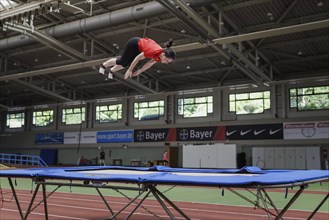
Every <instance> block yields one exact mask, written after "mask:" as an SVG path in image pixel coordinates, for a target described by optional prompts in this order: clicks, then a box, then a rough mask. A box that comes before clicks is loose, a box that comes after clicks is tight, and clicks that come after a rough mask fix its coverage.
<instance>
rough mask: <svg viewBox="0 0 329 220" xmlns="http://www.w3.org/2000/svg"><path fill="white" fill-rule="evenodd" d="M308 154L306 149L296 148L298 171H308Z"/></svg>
mask: <svg viewBox="0 0 329 220" xmlns="http://www.w3.org/2000/svg"><path fill="white" fill-rule="evenodd" d="M305 154H306V152H305V147H296V148H295V155H296V156H295V158H296V167H295V169H297V170H305V169H306V155H305Z"/></svg>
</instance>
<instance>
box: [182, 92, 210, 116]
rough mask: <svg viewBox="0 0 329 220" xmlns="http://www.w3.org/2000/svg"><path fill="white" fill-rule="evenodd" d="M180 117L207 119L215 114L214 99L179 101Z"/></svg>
mask: <svg viewBox="0 0 329 220" xmlns="http://www.w3.org/2000/svg"><path fill="white" fill-rule="evenodd" d="M177 106H178V115H182V116H183V117H184V118H192V117H206V116H207V115H208V114H209V113H213V97H212V96H204V97H191V98H179V99H178V104H177Z"/></svg>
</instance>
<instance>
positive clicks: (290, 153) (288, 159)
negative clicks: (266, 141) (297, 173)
mask: <svg viewBox="0 0 329 220" xmlns="http://www.w3.org/2000/svg"><path fill="white" fill-rule="evenodd" d="M284 162H285V163H284V164H285V169H289V170H294V169H296V157H295V148H294V147H285V148H284Z"/></svg>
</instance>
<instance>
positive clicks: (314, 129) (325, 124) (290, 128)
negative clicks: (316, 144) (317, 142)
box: [283, 121, 329, 140]
mask: <svg viewBox="0 0 329 220" xmlns="http://www.w3.org/2000/svg"><path fill="white" fill-rule="evenodd" d="M283 128H284V131H283V132H284V139H287V140H288V139H329V121H317V122H294V123H284V124H283Z"/></svg>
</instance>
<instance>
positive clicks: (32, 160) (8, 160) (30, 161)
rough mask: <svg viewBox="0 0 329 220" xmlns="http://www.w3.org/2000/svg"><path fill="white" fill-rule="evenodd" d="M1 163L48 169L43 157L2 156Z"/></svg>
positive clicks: (0, 157)
mask: <svg viewBox="0 0 329 220" xmlns="http://www.w3.org/2000/svg"><path fill="white" fill-rule="evenodd" d="M0 163H2V164H18V165H29V166H39V167H48V165H47V164H46V163H45V161H44V160H43V159H42V158H41V157H39V156H33V155H21V154H0Z"/></svg>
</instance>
